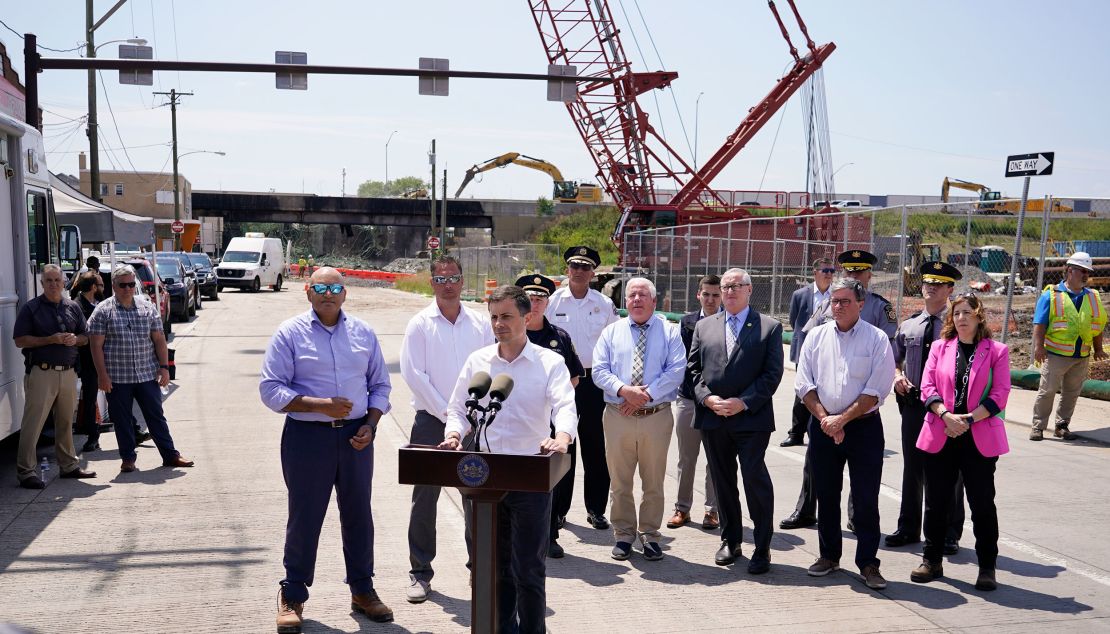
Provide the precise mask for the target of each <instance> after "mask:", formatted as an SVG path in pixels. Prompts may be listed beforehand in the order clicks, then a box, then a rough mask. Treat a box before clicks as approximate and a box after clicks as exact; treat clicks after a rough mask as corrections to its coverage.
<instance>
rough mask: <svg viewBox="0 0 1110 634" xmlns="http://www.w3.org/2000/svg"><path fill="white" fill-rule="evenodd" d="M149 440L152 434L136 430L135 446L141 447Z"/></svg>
mask: <svg viewBox="0 0 1110 634" xmlns="http://www.w3.org/2000/svg"><path fill="white" fill-rule="evenodd" d="M148 440H150V432H148V431H141V430H138V429H136V430H135V444H136V445H141V444H143V443H144V442H146V441H148Z"/></svg>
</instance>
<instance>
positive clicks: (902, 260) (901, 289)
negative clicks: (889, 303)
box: [894, 204, 909, 321]
mask: <svg viewBox="0 0 1110 634" xmlns="http://www.w3.org/2000/svg"><path fill="white" fill-rule="evenodd" d="M908 226H909V211H908V209H907V208H906V205H905V204H903V205H902V231H901V233H900V234H899V236H900V238H901V239H900V240H899V243H900V245H901V248H899V249H898V273H899V274H901V273H902V271H905V270H906V236H907V231H908ZM899 277H900V278H901V280H902V281H901V283H900V284H899V285H898V297H897V298H896V299H895V306H894V314H895V315H897V316H898V321H901V320H902V299H903V298H904V297H905V296H906V286H905V285H906V282H905V275H899Z"/></svg>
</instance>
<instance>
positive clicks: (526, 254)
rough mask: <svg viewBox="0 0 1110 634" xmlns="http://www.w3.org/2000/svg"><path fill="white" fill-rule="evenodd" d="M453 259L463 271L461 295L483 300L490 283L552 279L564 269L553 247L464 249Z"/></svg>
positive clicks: (516, 245)
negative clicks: (538, 276) (526, 278)
mask: <svg viewBox="0 0 1110 634" xmlns="http://www.w3.org/2000/svg"><path fill="white" fill-rule="evenodd" d="M457 257H458V258H459V263H460V264H461V265H462V270H463V295H465V296H468V297H477V298H482V297H485V291H486V288H487V282H488V281H490V280H493V281H495V282H496V286H503V285H506V284H513V283H515V282H516V280H517V278H519V277H520V276H521V275H524V274H525V273H540V274H543V275H546V276H548V277H555V276H558V275H562V274H563V273H564V271H565V269H566V266H565V264H564V263H563V259H562V256H561V254H560V252H559V246H558V245H555V244H503V245H498V246H491V247H464V248H461V249H458V251H457Z"/></svg>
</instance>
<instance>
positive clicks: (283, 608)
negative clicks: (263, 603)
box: [277, 590, 304, 634]
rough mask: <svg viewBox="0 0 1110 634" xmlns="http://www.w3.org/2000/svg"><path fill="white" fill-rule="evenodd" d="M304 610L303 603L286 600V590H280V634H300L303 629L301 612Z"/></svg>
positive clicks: (278, 626)
mask: <svg viewBox="0 0 1110 634" xmlns="http://www.w3.org/2000/svg"><path fill="white" fill-rule="evenodd" d="M303 611H304V604H303V603H291V602H289V601H286V600H285V592H284V591H282V590H278V613H277V631H278V634H299V632H300V631H301V623H302V620H301V612H303Z"/></svg>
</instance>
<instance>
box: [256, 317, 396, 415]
mask: <svg viewBox="0 0 1110 634" xmlns="http://www.w3.org/2000/svg"><path fill="white" fill-rule="evenodd" d="M390 390H392V386H391V385H390V383H389V372H388V371H387V370H386V367H385V359H384V357H383V356H382V349H381V346H380V345H379V344H378V337H377V335H375V334H374V330H373V329H372V328H371V327H370V326H369V325H368V324H367V323H366V322H364V321H362V320H361V319H359V318H357V317H351V316H349V315H347V314H346V313H345V312H340V313H339V322H338V323H337V324H336V325H335V326H334V327H333V328H331V329H330V330H329V329H328V328H327V327H325V326H324V324H323V323H322V322H321V321H320V318H319V317H317V316H316V311H314V310H311V309H309V310H308V312H306V313H303V314H301V315H298V316H296V317H293V318H291V319H288V320H286V321H285V322H284V323H282V324H281V326H279V327H278V329H277V332H275V333H274V336H273V338H272V339H271V340H270V346H269V348H267V349H266V359H265V361H263V363H262V380H261V381H260V383H259V385H258V391H259V393H260V394H261V395H262V402H263V403H264V404H265V405H266V407H269V408H270V409H272V410H274V411H275V412H282V410H283V409H285V407H287V406H288V405H289V404H290V403H291V402H293V399H295V398H296V397H298V396H314V397H319V398H331V397H335V396H339V397H343V398H345V399H347V400H349V401H351V403H352V405H351V413H350V414H349V415H348V419H355V418H362V417H363V416H365V415H366V412H367V411H368V410H369V409H370V408H374V409H377V410H380V411H381V412H382V413H383V414H384V413H386V412H388V411H389V393H390ZM289 416H290V417H292V418H295V419H297V420H312V421H327V420H332V419H331V418H329V417H328V416H326V415H324V414H319V413H315V412H291V413H289Z"/></svg>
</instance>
